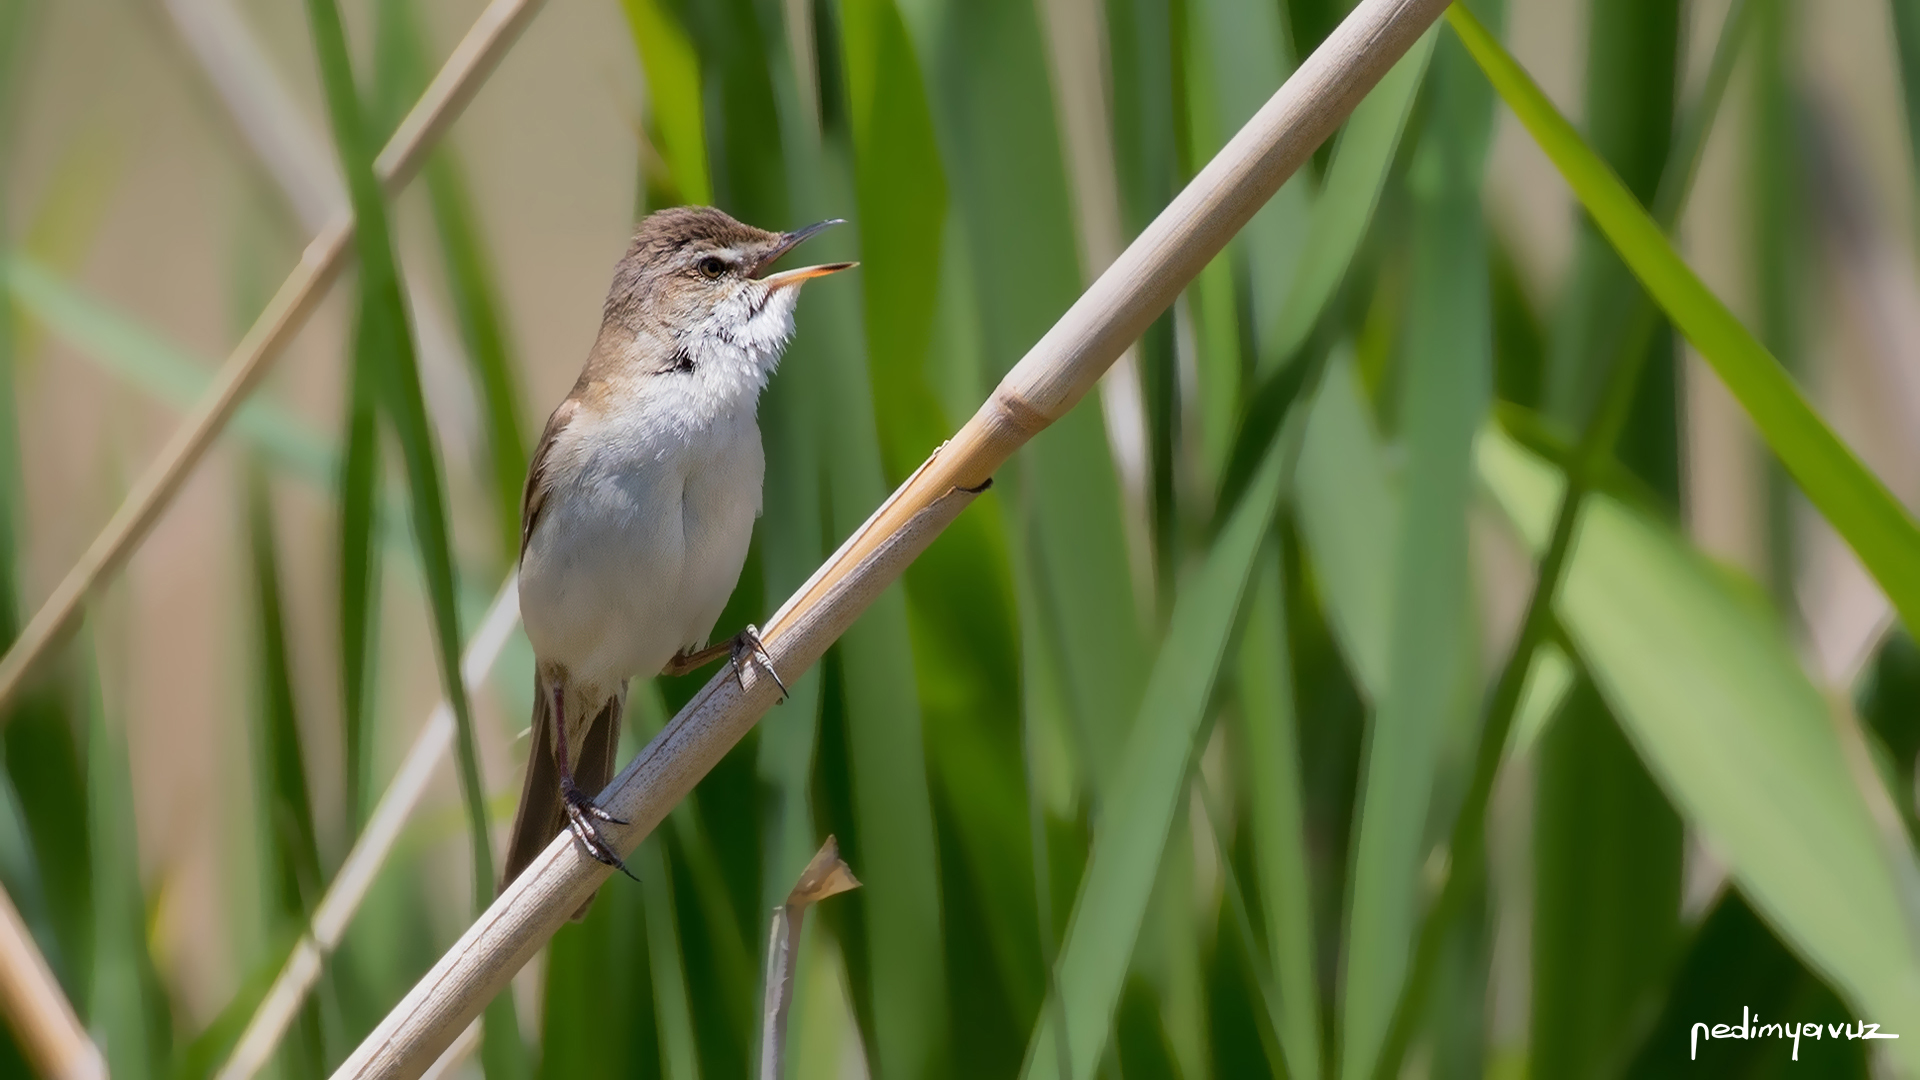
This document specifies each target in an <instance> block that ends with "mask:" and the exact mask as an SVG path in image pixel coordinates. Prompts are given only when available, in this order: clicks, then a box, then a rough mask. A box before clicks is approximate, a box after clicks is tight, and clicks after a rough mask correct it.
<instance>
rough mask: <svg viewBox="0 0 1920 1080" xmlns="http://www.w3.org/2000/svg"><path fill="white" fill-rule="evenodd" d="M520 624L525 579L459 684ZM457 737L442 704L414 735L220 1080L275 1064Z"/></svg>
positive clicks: (491, 621)
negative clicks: (273, 1060)
mask: <svg viewBox="0 0 1920 1080" xmlns="http://www.w3.org/2000/svg"><path fill="white" fill-rule="evenodd" d="M519 624H520V592H519V578H518V575H515V574H509V575H507V580H506V584H504V585H502V586H500V592H499V594H498V595H496V596H495V597H494V599H493V606H491V607H489V608H488V609H487V614H486V615H485V617H483V618H482V619H481V620H480V628H479V629H478V630H476V631H474V634H473V638H472V640H471V641H469V642H468V643H467V650H466V654H465V655H464V656H463V657H461V659H460V678H461V679H462V681H464V682H465V683H466V684H467V693H468V694H475V693H478V692H479V690H480V684H481V683H483V682H485V681H486V678H487V674H488V673H489V672H491V671H492V670H493V665H494V664H495V662H497V661H498V660H499V659H500V653H501V651H502V650H503V649H505V648H506V644H507V638H508V637H510V636H511V635H512V634H513V629H514V627H516V626H518V625H519ZM453 735H454V727H453V709H452V708H451V707H449V706H448V705H447V703H446V702H445V701H442V702H440V704H438V705H436V706H434V710H433V714H432V715H431V716H429V717H428V718H427V722H426V723H425V724H424V725H422V726H421V728H420V733H419V734H418V735H416V736H414V739H413V746H411V747H410V748H408V750H407V756H406V757H405V758H404V759H402V761H401V762H400V768H399V771H397V772H395V773H394V775H393V780H392V782H391V783H389V784H388V785H387V790H386V791H384V792H382V793H381V795H380V802H379V803H378V804H377V805H375V806H374V808H373V814H372V815H371V816H370V817H368V818H367V825H366V828H364V829H362V830H360V835H359V837H357V838H356V839H355V840H354V842H353V850H351V851H349V852H347V858H346V861H345V862H342V863H341V864H340V872H339V873H338V874H336V875H334V878H333V881H332V883H331V884H329V885H328V886H327V891H326V894H325V895H323V896H322V897H321V898H320V903H319V904H318V905H316V906H315V907H314V909H313V922H312V925H311V926H310V927H309V928H308V930H307V933H305V934H303V935H301V938H300V940H299V941H298V942H297V943H295V945H294V947H293V952H292V954H291V955H289V956H288V957H287V962H286V963H285V964H284V965H282V967H281V968H280V974H279V975H277V976H275V977H274V980H273V985H272V986H271V987H269V988H268V990H267V993H266V996H265V997H263V998H261V999H260V1004H259V1006H258V1007H257V1008H255V1009H254V1012H253V1018H252V1019H250V1020H248V1021H247V1028H246V1030H245V1031H244V1032H242V1033H241V1035H240V1041H239V1042H237V1043H235V1044H234V1047H233V1053H232V1055H231V1056H229V1057H228V1058H227V1063H226V1064H225V1065H224V1066H222V1067H221V1069H220V1072H219V1073H218V1074H217V1075H216V1077H215V1080H251V1078H252V1077H253V1076H254V1074H256V1073H258V1072H259V1071H260V1070H261V1069H263V1068H265V1067H266V1064H267V1062H268V1060H270V1059H271V1058H272V1057H273V1052H274V1050H275V1048H277V1047H278V1046H279V1045H280V1040H281V1039H282V1038H284V1037H285V1036H286V1032H287V1028H288V1027H289V1026H290V1025H291V1024H292V1023H293V1018H294V1016H295V1015H297V1014H298V1013H299V1011H300V1006H301V1004H302V1003H303V1002H305V1001H306V999H307V994H309V993H310V992H312V990H313V987H314V984H315V983H316V982H318V981H319V979H320V969H321V966H322V965H323V964H324V963H325V962H326V958H327V957H328V956H329V955H330V954H331V953H332V952H333V950H334V949H335V948H336V947H337V946H338V945H339V944H340V939H341V937H342V936H344V935H345V934H346V932H347V925H348V924H349V923H350V922H352V921H353V915H354V912H356V911H358V910H359V909H360V904H361V902H362V901H363V900H365V899H366V898H367V891H368V890H369V889H371V888H372V887H373V879H374V878H375V877H376V876H378V874H379V873H380V867H381V866H383V865H384V864H385V863H386V861H387V856H388V855H391V854H392V853H393V848H394V845H395V844H396V843H398V842H399V840H400V831H401V829H402V828H403V827H404V826H405V825H406V823H407V819H408V818H409V817H412V816H413V811H414V809H415V808H416V807H418V806H419V805H420V797H421V796H422V795H423V794H425V793H426V790H427V784H428V782H429V781H431V780H432V779H433V774H434V772H435V771H436V770H437V769H438V768H439V767H440V761H441V759H442V758H444V757H446V756H447V749H448V748H449V747H451V746H452V745H453Z"/></svg>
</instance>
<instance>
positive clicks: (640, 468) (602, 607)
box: [501, 206, 856, 918]
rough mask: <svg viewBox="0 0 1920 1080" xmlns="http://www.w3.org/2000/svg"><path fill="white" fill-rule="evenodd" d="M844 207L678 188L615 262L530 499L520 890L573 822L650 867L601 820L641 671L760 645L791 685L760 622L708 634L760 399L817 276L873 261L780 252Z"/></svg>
mask: <svg viewBox="0 0 1920 1080" xmlns="http://www.w3.org/2000/svg"><path fill="white" fill-rule="evenodd" d="M842 223H843V222H841V221H840V220H839V219H832V220H828V221H822V222H819V223H818V224H814V225H809V226H807V227H806V228H803V229H797V230H794V231H792V232H770V231H767V230H765V229H759V228H755V227H753V226H751V225H746V224H743V223H741V222H739V221H736V220H735V219H734V218H732V217H731V216H729V215H727V214H726V213H724V212H722V211H720V210H717V209H714V208H712V207H706V206H697V207H675V208H671V209H666V210H660V211H656V212H655V213H652V214H649V215H648V216H647V217H645V218H644V219H642V220H641V222H640V224H639V226H638V227H637V228H636V229H635V231H634V234H633V238H632V241H631V243H629V245H628V247H627V252H626V254H625V256H623V257H622V258H621V259H620V262H619V264H618V266H617V267H616V268H615V270H614V275H613V285H612V287H611V288H610V289H609V290H608V292H607V300H606V305H605V307H604V309H603V310H602V314H601V323H600V332H599V335H598V336H597V337H596V338H595V340H594V343H593V347H592V349H591V350H590V351H589V352H588V354H587V360H586V364H585V366H584V367H583V368H582V370H581V372H580V377H579V380H578V381H576V382H575V383H574V385H573V390H572V391H571V392H570V393H568V394H567V397H566V399H565V400H564V401H562V402H561V403H560V404H559V406H558V407H557V408H555V409H554V410H553V414H552V416H550V417H549V418H548V420H547V424H546V428H545V430H544V431H543V432H542V433H541V435H540V442H539V445H538V446H537V447H536V448H535V450H534V452H533V457H532V461H531V464H530V466H529V468H528V470H527V482H526V488H525V491H524V494H523V495H522V498H521V512H520V557H519V578H520V581H519V593H520V616H521V621H522V624H523V625H524V627H525V628H526V634H527V639H528V641H529V642H531V643H532V645H533V655H534V704H533V720H532V724H531V726H530V729H529V730H530V734H531V747H530V749H529V752H528V754H527V773H526V780H525V782H524V784H523V785H522V787H521V792H520V808H519V810H518V812H517V813H516V814H515V817H514V823H513V831H512V834H511V839H510V840H509V842H508V846H507V859H506V863H505V867H504V870H503V873H502V877H501V888H502V889H505V888H506V886H507V885H509V884H511V883H512V882H513V880H514V878H516V877H518V876H519V874H520V872H521V871H522V870H524V869H525V868H526V866H527V864H528V863H530V862H532V861H533V859H534V858H535V857H536V856H537V855H539V854H540V852H541V851H542V850H544V849H545V848H546V846H547V844H549V843H550V842H552V840H553V838H554V837H555V836H557V835H559V833H560V831H561V830H562V829H563V828H564V829H567V830H569V831H570V832H571V833H572V834H573V838H574V840H575V842H576V843H577V844H578V846H579V847H580V848H581V849H582V850H583V851H585V853H586V854H588V855H590V856H592V857H593V858H595V859H597V860H599V861H600V862H601V863H603V864H606V865H608V866H612V867H614V868H616V869H618V870H620V871H622V872H624V873H627V875H628V876H629V877H632V876H633V875H632V873H631V872H630V871H627V868H626V865H625V863H624V862H622V860H621V858H620V855H619V853H618V852H617V851H615V850H614V848H613V846H612V845H611V844H610V843H608V841H607V839H606V837H605V835H604V833H603V831H602V829H601V823H602V822H606V823H610V824H616V825H623V824H626V822H624V821H621V820H620V819H618V818H616V817H614V816H613V815H612V814H610V813H608V812H607V811H606V810H605V809H603V808H602V807H600V806H599V805H598V803H597V802H596V801H595V798H594V797H595V796H596V795H597V794H598V793H599V792H600V791H601V790H602V789H603V788H604V787H605V786H606V784H607V782H608V781H609V780H610V779H611V778H612V776H613V763H614V760H613V759H614V753H615V750H616V748H617V746H618V745H619V741H620V718H621V714H622V712H623V711H624V709H625V707H626V698H627V683H628V680H629V679H630V678H632V677H634V676H636V675H638V676H651V675H654V674H656V673H663V674H672V675H678V674H684V673H686V672H689V671H692V670H695V669H697V668H699V667H702V666H704V665H706V664H708V663H711V662H713V661H715V660H718V659H720V658H721V657H723V656H730V657H731V658H732V662H733V665H734V673H735V676H736V678H738V677H740V676H741V674H742V671H743V666H744V665H745V664H747V663H756V662H757V663H759V664H761V665H762V666H763V667H764V669H765V670H766V672H767V673H768V674H770V675H772V676H773V678H774V681H775V683H776V684H777V685H779V687H780V691H781V694H782V696H783V698H784V695H785V693H786V685H785V683H784V682H782V681H781V680H780V676H779V673H778V672H776V671H774V670H773V664H772V661H771V659H770V658H769V657H768V655H767V652H766V649H765V647H764V646H763V645H762V644H761V642H760V636H759V631H757V630H756V629H755V628H754V627H753V626H751V625H749V626H747V627H746V628H745V629H743V630H741V631H740V632H739V633H738V634H736V635H735V636H734V637H732V638H731V639H729V640H727V641H723V642H721V643H719V644H718V645H714V646H711V647H708V645H707V642H708V640H709V638H710V637H711V635H712V633H713V629H714V624H715V623H717V622H718V621H719V619H720V613H721V609H722V608H723V607H725V605H726V602H727V598H728V596H729V595H731V594H732V592H733V588H734V585H735V584H736V583H737V582H738V581H739V578H740V568H741V566H742V565H743V564H744V563H745V562H746V557H747V545H748V542H749V540H750V539H751V537H752V533H753V523H754V520H755V519H756V518H758V517H759V516H760V508H761V485H762V481H763V479H764V477H765V473H766V460H765V456H764V454H763V452H762V449H761V445H760V428H759V422H758V418H757V410H758V405H759V400H760V394H761V392H762V391H764V390H765V389H766V387H767V383H768V381H769V380H770V379H771V378H772V377H773V374H774V370H775V369H776V368H777V367H778V366H779V363H780V357H781V354H782V353H784V352H785V350H786V346H787V342H788V341H789V340H790V339H791V338H792V336H793V330H794V308H795V306H796V304H797V303H798V300H799V293H800V286H801V285H802V284H803V283H805V282H807V281H810V280H812V279H814V278H818V277H823V276H825V275H828V274H832V273H837V272H839V271H841V270H846V269H849V268H851V267H853V266H854V265H856V264H854V263H850V262H840V263H827V264H822V265H817V266H806V267H801V268H799V269H794V270H784V271H780V272H777V273H774V272H770V268H771V266H772V264H773V263H774V262H775V260H777V259H779V258H780V257H781V256H783V255H785V254H787V253H788V252H789V251H792V250H793V249H794V248H795V247H797V246H798V245H799V244H800V243H802V242H803V241H805V240H806V239H807V238H808V237H810V236H813V235H814V234H816V233H818V232H820V231H821V230H822V229H825V228H827V227H829V226H831V225H838V224H842ZM588 903H589V904H590V903H591V900H589V901H588ZM585 912H586V908H585V906H583V907H582V908H581V910H580V911H579V912H576V913H575V918H580V917H582V916H584V914H585Z"/></svg>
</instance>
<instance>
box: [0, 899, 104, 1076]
mask: <svg viewBox="0 0 1920 1080" xmlns="http://www.w3.org/2000/svg"><path fill="white" fill-rule="evenodd" d="M0 1016H4V1017H5V1018H6V1021H7V1027H8V1028H9V1029H11V1030H12V1032H13V1041H14V1043H15V1045H17V1046H19V1048H20V1052H21V1054H22V1055H23V1056H25V1057H26V1059H27V1064H29V1065H31V1066H33V1071H34V1073H35V1075H38V1076H42V1077H45V1078H46V1080H106V1077H107V1061H106V1058H105V1057H103V1056H102V1055H101V1053H100V1048H99V1047H98V1046H95V1045H94V1042H93V1039H92V1038H90V1037H89V1036H88V1035H87V1029H86V1028H84V1027H82V1026H80V1017H79V1016H77V1015H75V1014H74V1011H73V1006H72V1005H71V1004H70V1003H68V1001H67V995H66V994H64V993H62V992H61V990H60V983H59V981H58V980H57V979H55V978H54V977H53V969H52V968H51V967H48V966H47V958H46V957H44V956H42V955H40V950H39V948H38V947H36V946H35V945H34V943H33V934H32V933H31V932H30V931H28V930H27V924H26V923H25V922H24V921H23V920H22V919H21V918H20V910H19V909H18V908H16V907H14V906H13V898H12V897H10V896H8V895H7V893H6V890H5V889H0Z"/></svg>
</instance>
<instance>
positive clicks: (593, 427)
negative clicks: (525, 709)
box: [520, 409, 765, 683]
mask: <svg viewBox="0 0 1920 1080" xmlns="http://www.w3.org/2000/svg"><path fill="white" fill-rule="evenodd" d="M668 419H673V420H680V421H684V417H678V418H668ZM570 427H574V428H577V429H578V430H576V431H570V432H568V433H563V436H562V438H563V440H564V442H562V443H560V444H557V445H556V447H555V452H556V453H557V454H561V455H562V458H561V460H562V461H564V462H565V463H566V465H565V466H564V467H563V468H562V470H561V473H562V475H558V476H556V477H555V481H554V486H553V488H552V490H551V491H550V493H549V495H548V497H547V500H546V504H545V509H544V510H543V511H542V515H541V520H540V521H539V522H538V524H537V525H536V527H535V530H534V533H533V535H531V536H530V537H529V538H528V543H527V551H526V553H525V555H524V557H523V559H522V563H521V571H520V575H521V576H520V594H521V613H522V618H523V620H524V621H525V623H526V627H527V636H528V638H529V639H530V640H531V641H532V644H533V647H534V652H535V654H536V655H537V656H539V657H540V659H541V660H542V661H546V662H551V663H558V664H560V665H562V666H564V667H566V668H567V669H568V671H569V672H570V673H573V676H574V678H575V679H576V680H589V681H598V682H604V683H617V682H621V681H624V680H625V679H627V678H628V677H630V676H633V675H652V674H654V673H656V672H658V671H659V670H660V669H661V668H662V667H663V666H664V665H665V664H666V662H667V661H668V660H669V659H670V658H671V657H672V656H673V654H674V653H675V652H678V651H679V650H680V649H682V648H686V647H688V646H690V645H696V644H700V643H703V642H704V641H705V640H706V638H707V636H708V635H709V634H710V633H711V632H712V629H713V624H714V622H715V621H716V620H717V619H718V618H719V615H720V610H721V608H722V607H724V606H725V604H726V600H727V597H728V596H729V595H730V594H731V593H732V591H733V587H734V584H735V583H736V582H737V581H738V579H739V576H740V567H741V565H742V564H743V563H744V562H745V560H746V552H747V546H748V544H749V542H750V541H751V539H752V532H753V520H754V518H755V517H756V516H757V515H758V513H759V510H760V499H761V482H762V478H763V474H764V470H765V462H764V458H763V457H762V453H761V446H760V432H759V427H758V425H757V424H756V423H755V422H754V420H753V417H752V414H751V413H748V414H746V415H745V416H744V417H721V418H717V419H716V420H715V421H713V422H708V423H705V424H698V425H690V424H686V423H684V422H675V423H669V422H662V418H660V417H658V416H655V415H650V414H649V413H648V412H647V411H646V410H643V409H632V410H629V411H628V412H627V413H625V414H621V413H614V414H612V415H608V416H604V417H603V418H601V419H600V420H598V421H595V422H589V423H586V424H578V423H576V424H575V425H570ZM569 435H570V436H572V437H571V438H567V436H569Z"/></svg>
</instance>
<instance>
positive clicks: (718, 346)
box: [680, 281, 800, 419]
mask: <svg viewBox="0 0 1920 1080" xmlns="http://www.w3.org/2000/svg"><path fill="white" fill-rule="evenodd" d="M799 299H800V290H799V289H795V288H786V289H771V288H768V287H767V286H766V285H764V284H762V283H761V282H758V281H747V282H745V283H743V285H742V287H741V288H740V289H739V290H737V291H736V292H734V293H733V295H731V296H729V297H727V298H726V299H724V300H722V301H720V303H718V304H715V305H714V309H713V313H712V314H711V315H709V316H707V318H705V319H703V320H701V321H700V322H697V323H694V324H693V325H692V326H690V327H688V328H687V330H686V332H685V333H684V335H683V336H682V337H681V339H680V347H681V349H682V350H683V351H684V352H685V353H686V356H687V359H688V360H689V361H691V364H692V368H693V370H691V371H689V372H686V373H685V374H686V376H687V377H688V378H689V380H690V381H689V385H688V387H687V390H688V391H689V398H690V400H688V401H687V405H688V407H689V408H690V410H691V411H692V412H693V413H694V414H695V415H697V416H703V417H707V418H711V419H718V418H720V417H723V416H728V415H731V414H733V413H736V412H738V411H739V410H740V409H743V408H744V409H747V410H749V411H751V410H752V409H753V408H754V406H755V404H756V403H757V402H758V401H759V399H760V393H761V391H763V390H765V389H766V388H767V382H768V380H770V379H771V378H773V373H774V371H775V369H777V368H778V367H779V366H780V355H781V353H783V352H785V351H786V348H787V342H788V341H789V340H791V339H792V337H793V309H794V305H795V303H796V302H798V300H799Z"/></svg>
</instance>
